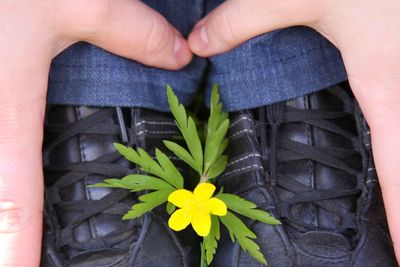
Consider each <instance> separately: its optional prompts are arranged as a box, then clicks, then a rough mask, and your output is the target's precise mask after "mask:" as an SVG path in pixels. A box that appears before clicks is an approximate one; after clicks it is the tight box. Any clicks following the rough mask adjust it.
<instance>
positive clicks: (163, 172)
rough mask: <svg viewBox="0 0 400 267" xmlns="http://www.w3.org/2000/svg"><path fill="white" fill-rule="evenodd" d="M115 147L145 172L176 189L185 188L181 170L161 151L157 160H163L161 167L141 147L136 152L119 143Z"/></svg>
mask: <svg viewBox="0 0 400 267" xmlns="http://www.w3.org/2000/svg"><path fill="white" fill-rule="evenodd" d="M114 146H115V147H116V148H117V150H118V151H119V153H120V154H121V155H123V156H124V157H125V158H126V159H127V160H129V161H131V162H133V163H135V164H136V165H138V166H140V167H141V169H142V170H143V171H144V172H146V173H151V174H154V175H155V176H158V177H160V178H161V179H163V180H165V181H166V182H167V183H169V184H171V185H172V186H174V187H175V188H182V187H183V177H182V175H181V174H180V172H179V170H178V169H176V168H175V167H174V166H173V164H172V162H171V161H170V160H169V159H168V157H167V156H166V155H165V154H163V153H162V152H161V151H159V152H158V157H157V155H156V157H157V160H160V159H161V161H162V162H160V164H161V166H160V164H159V163H157V161H155V160H154V159H153V158H152V157H151V156H150V155H149V154H148V153H147V152H146V151H145V150H143V149H142V148H140V147H139V148H138V149H137V151H135V150H134V149H133V148H131V147H126V146H124V145H121V144H117V143H115V144H114ZM156 154H157V151H156ZM171 165H172V166H171ZM174 168H175V170H174Z"/></svg>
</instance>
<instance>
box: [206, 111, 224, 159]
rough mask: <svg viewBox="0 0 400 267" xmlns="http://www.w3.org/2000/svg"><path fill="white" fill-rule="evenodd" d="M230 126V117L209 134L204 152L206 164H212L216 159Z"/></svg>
mask: <svg viewBox="0 0 400 267" xmlns="http://www.w3.org/2000/svg"><path fill="white" fill-rule="evenodd" d="M228 128H229V119H226V120H225V121H223V123H222V124H221V125H220V126H219V127H218V129H217V130H216V131H215V132H213V133H209V134H208V135H207V140H206V148H205V152H204V161H205V165H206V166H211V164H212V163H213V162H214V161H215V160H216V158H217V156H218V152H219V151H220V147H221V144H222V142H223V141H224V139H225V136H226V133H227V132H228Z"/></svg>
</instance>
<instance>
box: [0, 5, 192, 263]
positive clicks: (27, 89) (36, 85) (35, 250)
mask: <svg viewBox="0 0 400 267" xmlns="http://www.w3.org/2000/svg"><path fill="white" fill-rule="evenodd" d="M133 25H141V26H140V27H133ZM0 29H1V37H0V60H1V61H0V62H1V64H0V99H1V105H0V114H1V116H0V129H1V131H0V266H21V267H29V266H39V258H40V249H41V247H40V244H41V233H42V229H41V228H42V206H43V173H42V160H41V159H42V156H41V149H42V139H43V118H44V110H45V101H46V90H47V77H48V73H49V67H50V62H51V60H52V59H53V58H54V57H55V56H56V55H57V54H58V53H60V52H61V51H62V50H64V49H65V48H66V47H68V46H70V45H72V44H73V43H75V42H77V41H80V40H83V41H88V42H90V43H93V44H95V45H98V46H100V47H102V48H104V49H107V50H108V51H111V52H113V53H116V54H118V55H120V56H123V57H127V58H130V59H134V60H137V61H139V62H141V63H144V64H147V65H151V66H155V67H160V68H164V69H171V70H175V69H179V68H181V67H183V66H184V65H186V64H187V63H189V62H190V60H191V58H192V53H191V52H190V51H189V49H188V45H187V43H186V41H185V40H184V39H183V38H182V37H181V36H180V34H179V33H177V31H176V30H175V29H174V28H172V26H171V25H170V24H168V23H167V21H166V20H165V19H164V18H163V17H162V16H161V15H159V14H158V13H156V12H155V11H153V10H151V9H150V8H149V7H147V6H145V5H144V4H143V3H141V2H139V1H131V0H113V1H108V0H59V1H51V0H19V1H13V0H2V1H0Z"/></svg>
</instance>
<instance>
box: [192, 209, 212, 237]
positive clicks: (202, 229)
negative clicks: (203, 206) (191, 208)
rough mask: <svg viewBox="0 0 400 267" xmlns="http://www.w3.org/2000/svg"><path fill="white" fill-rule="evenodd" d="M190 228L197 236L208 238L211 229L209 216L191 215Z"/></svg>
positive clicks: (201, 213) (204, 214) (205, 214)
mask: <svg viewBox="0 0 400 267" xmlns="http://www.w3.org/2000/svg"><path fill="white" fill-rule="evenodd" d="M192 226H193V229H194V230H195V231H196V233H197V234H198V235H199V236H208V234H209V233H210V229H211V217H210V214H207V213H203V212H199V213H196V214H193V218H192Z"/></svg>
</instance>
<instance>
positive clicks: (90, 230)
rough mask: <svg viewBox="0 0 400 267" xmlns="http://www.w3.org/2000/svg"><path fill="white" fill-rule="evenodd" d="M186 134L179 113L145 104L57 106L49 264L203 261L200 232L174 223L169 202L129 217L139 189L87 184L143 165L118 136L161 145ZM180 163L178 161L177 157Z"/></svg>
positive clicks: (50, 114) (50, 158) (51, 141)
mask: <svg viewBox="0 0 400 267" xmlns="http://www.w3.org/2000/svg"><path fill="white" fill-rule="evenodd" d="M177 135H179V132H178V129H177V127H176V126H175V123H174V121H173V119H172V118H171V117H170V116H169V115H167V114H163V113H159V112H154V111H150V110H145V109H120V108H109V109H106V108H101V109H97V108H89V107H71V106H69V107H62V106H52V107H49V108H48V110H47V115H46V124H45V144H44V151H43V153H44V169H45V183H46V191H45V192H46V193H45V194H46V195H45V202H46V204H45V230H44V240H43V256H42V266H46V267H47V266H49V267H50V266H51V267H59V266H82V267H83V266H84V267H89V266H95V267H98V266H103V267H104V266H143V267H151V266H170V267H176V266H187V267H189V266H196V265H198V261H199V260H198V255H199V250H200V249H199V248H198V247H197V246H196V244H199V242H198V241H197V240H193V237H194V234H192V233H187V232H185V231H183V232H181V233H176V232H174V231H172V230H171V229H170V228H169V227H168V225H167V223H166V221H167V220H166V219H165V218H163V216H166V212H165V209H162V208H160V209H158V210H157V211H154V212H151V213H148V214H146V215H144V216H143V217H141V218H140V219H136V220H126V221H123V220H122V215H123V214H125V213H126V212H127V211H128V210H129V209H130V208H131V206H132V205H133V204H134V203H136V202H137V196H136V195H135V194H133V193H130V192H129V191H128V190H123V189H111V188H88V187H87V185H90V184H94V183H98V182H101V181H103V180H104V179H106V178H111V177H112V178H121V177H123V176H125V175H127V174H130V173H138V172H139V171H140V170H139V169H138V168H137V167H136V166H132V165H130V164H129V163H128V161H127V160H125V159H124V158H122V157H121V156H120V155H119V153H118V152H117V151H116V149H115V148H114V146H113V143H114V142H119V143H125V144H127V145H130V146H133V147H137V146H139V147H142V148H144V149H145V150H147V151H149V152H150V151H151V152H154V148H155V147H160V146H162V140H163V139H171V138H173V137H174V136H177ZM178 165H179V163H178Z"/></svg>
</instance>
